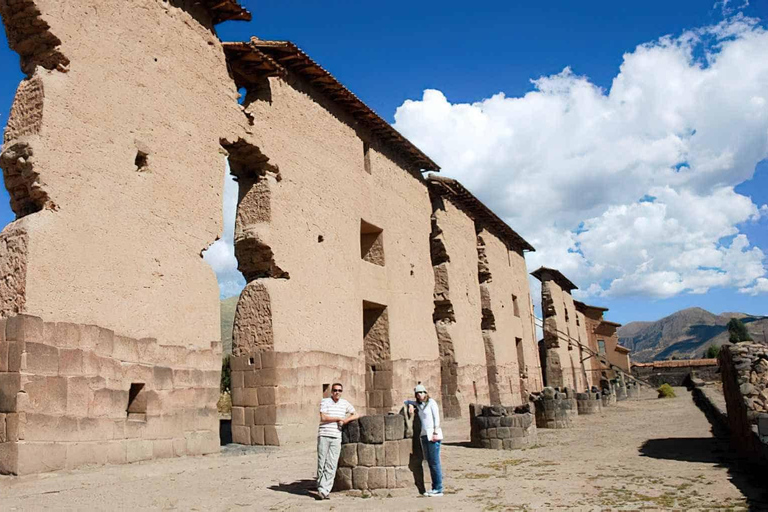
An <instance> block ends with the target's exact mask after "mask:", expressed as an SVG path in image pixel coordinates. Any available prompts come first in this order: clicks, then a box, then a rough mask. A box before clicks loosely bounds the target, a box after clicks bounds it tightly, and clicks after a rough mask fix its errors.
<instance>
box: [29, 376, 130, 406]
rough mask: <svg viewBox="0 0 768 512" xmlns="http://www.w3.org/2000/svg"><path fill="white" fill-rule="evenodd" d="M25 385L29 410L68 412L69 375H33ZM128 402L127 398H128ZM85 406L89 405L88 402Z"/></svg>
mask: <svg viewBox="0 0 768 512" xmlns="http://www.w3.org/2000/svg"><path fill="white" fill-rule="evenodd" d="M29 379H30V380H29V382H27V384H26V385H25V386H24V391H26V394H27V396H28V397H29V411H28V412H40V413H44V414H61V415H64V414H66V412H67V377H44V376H37V375H34V376H31V377H30V378H29ZM126 404H127V399H126ZM85 407H86V408H87V407H88V404H87V403H86V405H85Z"/></svg>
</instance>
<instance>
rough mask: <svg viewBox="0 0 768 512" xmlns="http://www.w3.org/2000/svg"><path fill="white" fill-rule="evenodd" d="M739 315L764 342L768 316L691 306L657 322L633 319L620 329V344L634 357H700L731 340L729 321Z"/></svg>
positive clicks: (757, 337) (634, 358)
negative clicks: (708, 349) (711, 346)
mask: <svg viewBox="0 0 768 512" xmlns="http://www.w3.org/2000/svg"><path fill="white" fill-rule="evenodd" d="M734 317H735V318H739V319H741V321H742V322H744V325H745V326H746V327H747V329H748V330H749V332H750V334H751V335H752V338H754V339H755V340H758V341H762V340H763V338H764V337H765V336H766V332H767V331H768V317H761V316H754V315H749V314H746V313H735V312H727V313H721V314H719V315H715V314H714V313H710V312H709V311H707V310H705V309H701V308H688V309H683V310H681V311H678V312H676V313H673V314H671V315H669V316H667V317H664V318H662V319H661V320H657V321H655V322H630V323H628V324H626V325H624V326H622V327H621V328H619V331H618V333H619V343H620V344H621V345H623V346H625V347H627V348H629V349H630V350H632V354H631V356H632V360H633V361H639V362H647V361H661V360H665V359H670V358H672V357H676V358H678V359H690V358H697V357H701V356H702V355H703V354H704V351H705V350H706V349H707V347H709V346H710V345H717V346H720V345H722V344H723V343H726V342H727V341H728V329H727V327H726V326H727V324H728V321H729V320H730V319H731V318H734Z"/></svg>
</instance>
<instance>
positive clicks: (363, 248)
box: [360, 219, 384, 267]
mask: <svg viewBox="0 0 768 512" xmlns="http://www.w3.org/2000/svg"><path fill="white" fill-rule="evenodd" d="M360 257H361V258H362V259H364V260H365V261H367V262H369V263H373V264H374V265H379V266H382V267H383V266H384V230H382V229H381V228H378V227H376V226H374V225H373V224H370V223H368V222H365V221H364V220H362V219H361V220H360Z"/></svg>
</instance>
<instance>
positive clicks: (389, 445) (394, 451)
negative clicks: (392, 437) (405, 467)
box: [380, 439, 408, 467]
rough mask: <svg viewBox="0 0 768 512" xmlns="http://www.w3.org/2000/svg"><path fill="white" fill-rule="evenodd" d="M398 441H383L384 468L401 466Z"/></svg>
mask: <svg viewBox="0 0 768 512" xmlns="http://www.w3.org/2000/svg"><path fill="white" fill-rule="evenodd" d="M400 441H402V439H401V440H400ZM400 441H384V445H383V446H384V464H383V465H384V466H387V467H389V466H399V465H401V464H403V463H402V462H401V461H400ZM407 463H408V461H406V462H405V464H407ZM380 465H381V464H380Z"/></svg>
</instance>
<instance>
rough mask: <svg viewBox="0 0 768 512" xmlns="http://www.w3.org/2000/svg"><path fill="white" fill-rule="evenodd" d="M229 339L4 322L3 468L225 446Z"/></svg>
mask: <svg viewBox="0 0 768 512" xmlns="http://www.w3.org/2000/svg"><path fill="white" fill-rule="evenodd" d="M220 376H221V344H220V343H219V342H218V341H216V342H212V343H210V348H208V349H188V348H185V347H178V346H169V345H162V344H159V343H158V342H157V340H155V339H151V338H143V339H135V338H129V337H126V336H121V335H119V334H117V333H115V332H114V331H112V330H111V329H105V328H102V327H98V326H96V325H82V324H73V323H67V322H44V321H43V320H42V319H40V318H38V317H34V316H29V315H17V316H12V317H10V318H8V319H2V320H0V424H2V425H3V426H4V432H3V433H4V435H3V436H0V473H5V474H17V475H24V474H30V473H39V472H45V471H57V470H61V469H73V468H77V467H80V466H85V465H100V464H123V463H128V462H136V461H140V460H147V459H153V458H164V457H174V456H181V455H201V454H207V453H214V452H218V450H219V414H218V411H217V410H216V402H217V400H218V397H219V381H220Z"/></svg>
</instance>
